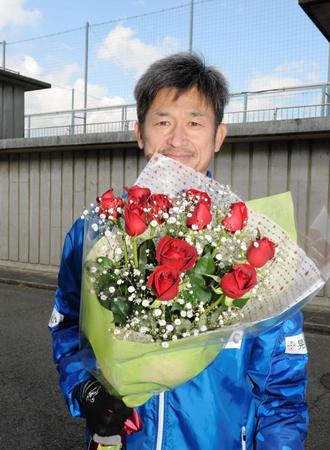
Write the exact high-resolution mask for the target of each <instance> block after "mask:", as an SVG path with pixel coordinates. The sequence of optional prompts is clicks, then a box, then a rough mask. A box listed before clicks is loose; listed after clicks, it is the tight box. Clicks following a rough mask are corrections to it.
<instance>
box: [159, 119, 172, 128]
mask: <svg viewBox="0 0 330 450" xmlns="http://www.w3.org/2000/svg"><path fill="white" fill-rule="evenodd" d="M157 125H160V126H162V127H167V126H168V125H170V122H169V121H168V120H161V121H160V122H158V123H157Z"/></svg>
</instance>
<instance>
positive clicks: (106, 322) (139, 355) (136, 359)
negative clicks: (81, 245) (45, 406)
mask: <svg viewBox="0 0 330 450" xmlns="http://www.w3.org/2000/svg"><path fill="white" fill-rule="evenodd" d="M247 204H248V206H249V207H250V208H252V209H253V210H254V211H256V212H258V213H261V214H264V215H265V216H268V217H269V218H270V219H271V220H272V221H273V222H275V223H276V224H278V225H279V226H280V227H281V228H283V229H284V230H285V231H286V232H287V233H288V234H289V236H290V237H291V239H293V240H296V238H297V234H296V229H295V221H294V211H293V202H292V197H291V194H290V193H289V192H287V193H284V194H279V195H274V196H271V197H266V198H262V199H258V200H253V201H250V202H247ZM98 244H99V241H98V242H97V243H96V244H95V245H94V247H93V248H92V249H91V250H90V251H89V253H88V255H87V257H86V259H85V260H94V259H96V258H97V255H98ZM91 289H92V286H91V282H90V280H89V277H88V276H86V274H84V277H83V303H82V314H81V318H82V320H81V332H82V334H83V335H84V337H85V338H86V339H87V341H88V342H89V344H90V346H91V348H92V350H93V353H94V355H95V358H96V361H97V374H96V375H97V377H98V379H99V380H100V381H101V382H102V384H103V385H104V386H105V387H106V388H107V390H108V391H109V392H110V393H112V394H115V395H117V396H119V397H120V398H122V400H123V401H124V402H125V403H126V405H127V406H129V407H135V406H138V405H141V404H143V403H145V402H146V401H147V400H149V399H150V398H151V397H152V396H153V395H156V394H159V393H160V392H163V391H166V390H170V389H173V388H175V387H176V386H178V385H180V384H182V383H185V382H186V381H188V380H190V379H192V378H193V377H195V376H196V375H198V374H199V373H200V372H201V371H202V370H204V369H205V368H206V367H207V366H208V365H209V364H210V363H211V362H212V361H213V360H214V359H215V357H216V356H217V355H218V354H219V353H220V351H221V350H222V348H223V347H224V345H225V344H226V342H227V340H228V338H229V336H230V334H231V332H232V329H231V330H226V328H220V329H219V330H214V331H211V332H208V333H205V334H202V335H199V336H197V337H189V338H185V339H181V340H177V341H173V342H171V344H170V346H169V348H163V347H162V346H161V344H160V343H154V342H132V341H125V340H120V339H118V338H116V337H115V336H114V335H113V328H114V324H113V315H112V312H111V311H109V310H107V309H106V308H104V307H103V306H102V305H101V304H100V302H99V300H98V299H97V297H96V295H95V294H91V292H90V291H91ZM94 375H95V373H94ZM102 448H103V447H102ZM118 448H119V447H118ZM111 449H112V450H113V449H114V447H111Z"/></svg>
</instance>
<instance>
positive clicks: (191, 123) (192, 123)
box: [189, 121, 200, 127]
mask: <svg viewBox="0 0 330 450" xmlns="http://www.w3.org/2000/svg"><path fill="white" fill-rule="evenodd" d="M199 125H200V123H198V122H193V121H191V122H189V126H190V127H198V126H199Z"/></svg>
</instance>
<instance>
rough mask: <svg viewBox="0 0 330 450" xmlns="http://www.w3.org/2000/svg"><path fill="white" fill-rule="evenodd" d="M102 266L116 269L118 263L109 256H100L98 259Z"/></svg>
mask: <svg viewBox="0 0 330 450" xmlns="http://www.w3.org/2000/svg"><path fill="white" fill-rule="evenodd" d="M96 262H97V264H98V265H99V266H100V268H102V269H103V270H104V269H115V268H116V264H115V263H114V262H113V261H112V260H111V259H110V258H108V257H107V256H99V257H98V258H97V260H96Z"/></svg>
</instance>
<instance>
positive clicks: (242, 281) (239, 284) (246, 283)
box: [220, 264, 257, 298]
mask: <svg viewBox="0 0 330 450" xmlns="http://www.w3.org/2000/svg"><path fill="white" fill-rule="evenodd" d="M256 283H257V273H256V271H255V268H254V267H252V266H250V264H236V265H235V266H233V268H232V269H231V271H230V272H228V273H226V275H224V276H223V277H222V278H221V281H220V286H221V289H222V290H223V293H224V294H225V295H226V296H227V297H230V298H241V297H242V296H243V295H244V294H246V292H248V291H250V290H251V289H252V288H253V286H254V285H255V284H256Z"/></svg>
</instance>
